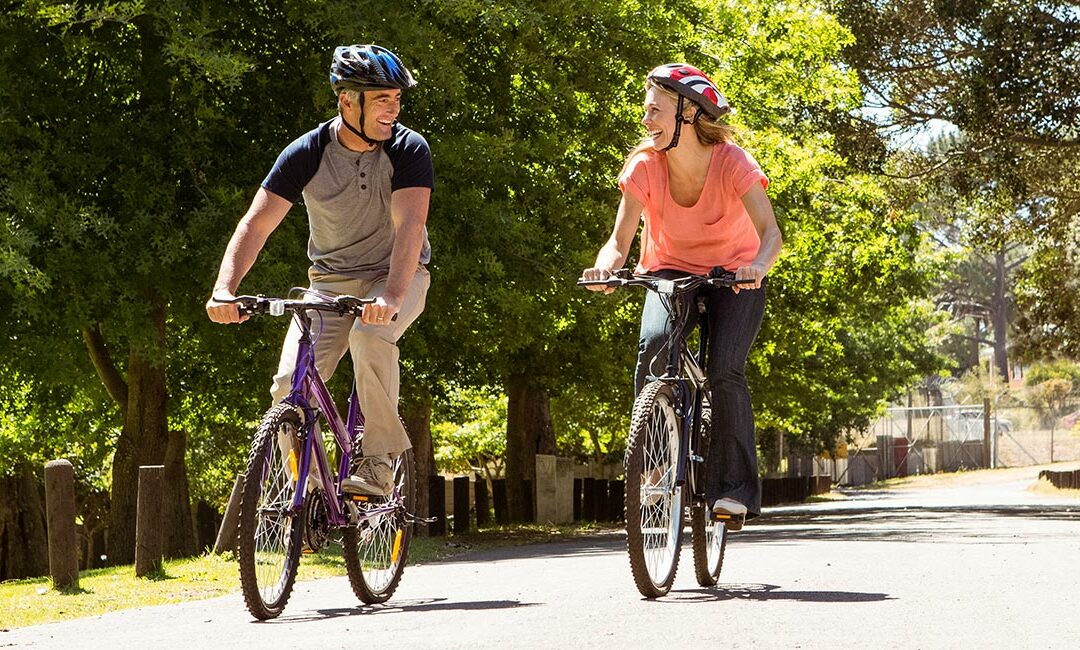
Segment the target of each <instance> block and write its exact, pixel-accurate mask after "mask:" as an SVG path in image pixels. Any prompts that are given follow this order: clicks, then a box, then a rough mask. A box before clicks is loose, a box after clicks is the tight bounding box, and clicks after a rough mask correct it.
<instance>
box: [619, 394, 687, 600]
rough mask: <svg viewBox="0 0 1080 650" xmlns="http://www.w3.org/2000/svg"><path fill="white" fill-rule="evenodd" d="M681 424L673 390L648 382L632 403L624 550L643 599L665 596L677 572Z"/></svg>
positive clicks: (679, 526) (627, 461)
mask: <svg viewBox="0 0 1080 650" xmlns="http://www.w3.org/2000/svg"><path fill="white" fill-rule="evenodd" d="M679 423H680V418H679V416H678V415H677V414H676V405H675V393H674V389H673V387H672V385H671V384H666V383H662V382H658V381H656V382H652V383H651V384H649V385H647V386H646V387H645V388H644V389H643V390H642V391H641V394H640V395H638V397H637V399H636V400H635V401H634V412H633V417H632V418H631V423H630V436H629V439H628V441H627V447H626V497H625V507H626V548H627V551H628V552H629V555H630V570H631V572H632V573H633V575H634V583H635V584H636V585H637V588H638V591H640V592H641V595H643V596H645V597H646V598H657V597H660V596H663V595H664V594H666V593H667V592H668V591H669V590H670V589H671V584H672V583H673V582H674V581H675V571H676V570H677V569H678V566H679V550H680V546H681V545H682V513H683V505H682V495H683V489H682V487H681V486H677V485H676V484H675V479H676V468H677V467H678V460H679Z"/></svg>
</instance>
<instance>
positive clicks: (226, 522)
mask: <svg viewBox="0 0 1080 650" xmlns="http://www.w3.org/2000/svg"><path fill="white" fill-rule="evenodd" d="M243 496H244V473H243V472H241V473H240V474H237V475H236V481H235V482H234V483H233V487H232V494H230V495H229V503H228V505H226V506H225V515H224V516H223V517H222V519H221V528H218V534H217V541H215V542H214V553H215V554H217V555H220V554H222V553H224V552H226V551H234V550H236V542H237V540H236V537H237V535H238V534H239V528H240V500H241V499H242V498H243Z"/></svg>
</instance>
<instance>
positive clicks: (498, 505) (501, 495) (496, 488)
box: [491, 478, 510, 525]
mask: <svg viewBox="0 0 1080 650" xmlns="http://www.w3.org/2000/svg"><path fill="white" fill-rule="evenodd" d="M491 500H492V503H494V504H495V523H497V524H500V525H505V524H507V523H509V522H510V507H509V505H508V504H507V503H506V479H504V478H497V479H495V480H493V481H492V482H491Z"/></svg>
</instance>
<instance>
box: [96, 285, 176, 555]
mask: <svg viewBox="0 0 1080 650" xmlns="http://www.w3.org/2000/svg"><path fill="white" fill-rule="evenodd" d="M155 298H156V297H155ZM154 303H155V307H154V308H153V309H152V311H151V323H150V327H151V330H152V332H153V342H154V344H155V345H156V346H157V349H158V350H164V349H165V307H164V304H163V303H162V302H161V300H160V298H156V299H155V300H154ZM126 383H127V400H126V405H127V408H126V409H125V410H124V425H123V428H122V429H121V431H120V438H119V439H118V440H117V441H116V452H115V453H114V455H113V477H112V494H111V499H110V509H109V544H108V556H109V557H108V563H109V564H129V563H131V562H133V561H134V560H135V507H136V503H137V499H138V485H139V466H140V465H164V466H165V476H166V485H165V508H164V512H165V519H164V521H163V522H162V525H163V526H164V528H165V531H164V535H165V540H166V546H165V552H166V554H167V555H169V556H170V557H177V556H183V555H192V554H194V552H195V528H194V524H193V523H192V519H191V503H190V500H189V497H188V482H187V466H186V463H185V455H186V451H187V436H186V434H185V432H183V431H173V432H171V433H170V431H169V429H168V417H167V405H168V394H167V392H166V384H165V364H164V362H162V361H159V360H156V359H153V358H151V357H150V356H149V355H147V354H144V353H142V352H141V351H140V350H139V349H138V348H137V347H133V348H132V350H131V352H130V354H129V356H128V367H127V382H126Z"/></svg>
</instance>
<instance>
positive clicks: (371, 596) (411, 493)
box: [342, 449, 416, 605]
mask: <svg viewBox="0 0 1080 650" xmlns="http://www.w3.org/2000/svg"><path fill="white" fill-rule="evenodd" d="M415 474H416V465H415V461H414V460H413V452H412V450H411V449H409V450H407V451H406V452H405V453H403V454H402V455H401V456H399V457H398V459H397V461H395V463H394V482H395V483H396V485H397V488H396V490H397V494H399V495H400V502H399V503H398V507H397V508H396V509H395V510H394V511H393V512H392V513H389V514H386V515H379V516H377V517H375V518H372V519H367V520H364V521H361V522H360V524H359V525H358V526H348V527H346V528H345V529H344V531H343V533H342V552H343V553H344V554H345V569H346V572H347V573H348V574H349V584H350V585H352V590H353V593H354V594H356V597H357V598H359V599H360V600H361V602H363V603H366V604H368V605H374V604H376V603H384V602H386V601H387V600H388V599H389V598H390V597H391V596H392V595H394V591H395V590H396V589H397V586H398V583H399V582H400V581H401V575H402V573H404V571H405V563H406V562H407V561H408V557H409V544H410V543H411V542H412V532H413V531H412V529H413V524H412V522H411V520H410V517H411V515H410V510H411V509H412V508H414V507H415V506H414V504H415V496H416V481H415Z"/></svg>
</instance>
